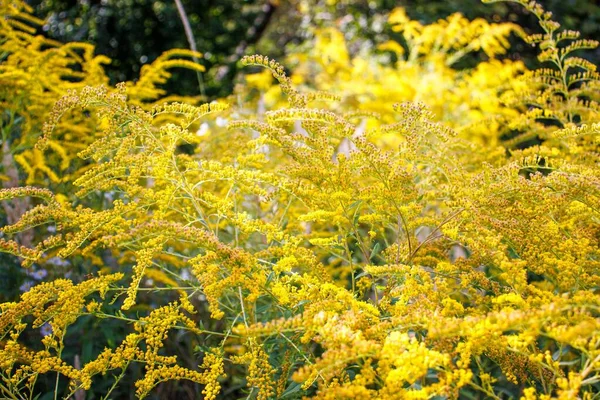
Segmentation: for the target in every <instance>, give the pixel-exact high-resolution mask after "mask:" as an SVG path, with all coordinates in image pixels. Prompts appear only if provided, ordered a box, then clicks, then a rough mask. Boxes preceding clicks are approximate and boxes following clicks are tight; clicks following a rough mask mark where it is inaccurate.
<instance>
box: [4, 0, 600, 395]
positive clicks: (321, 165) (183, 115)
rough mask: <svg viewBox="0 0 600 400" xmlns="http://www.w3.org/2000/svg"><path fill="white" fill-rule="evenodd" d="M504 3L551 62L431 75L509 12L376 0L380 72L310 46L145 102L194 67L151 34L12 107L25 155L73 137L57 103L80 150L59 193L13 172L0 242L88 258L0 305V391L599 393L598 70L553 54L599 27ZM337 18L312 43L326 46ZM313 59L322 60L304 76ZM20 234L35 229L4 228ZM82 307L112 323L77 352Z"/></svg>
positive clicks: (31, 262) (9, 21)
mask: <svg viewBox="0 0 600 400" xmlns="http://www.w3.org/2000/svg"><path fill="white" fill-rule="evenodd" d="M522 4H523V5H524V6H525V7H526V8H527V9H529V10H530V11H532V12H533V13H534V14H535V15H536V16H537V17H538V18H539V20H540V25H541V27H542V29H543V30H544V33H543V34H541V35H535V34H534V35H533V36H529V37H528V41H529V42H532V43H533V42H535V43H541V44H542V45H541V47H542V48H543V49H542V56H541V59H542V60H550V61H551V62H553V64H554V67H551V68H546V69H543V70H538V71H526V70H525V67H524V66H523V65H521V64H520V63H512V62H508V61H498V60H495V59H490V60H489V61H486V62H482V63H481V64H480V65H479V66H477V67H475V69H474V70H471V71H459V70H458V69H456V70H455V69H453V68H452V66H453V64H454V63H455V62H456V60H457V59H458V58H460V57H461V56H462V55H464V54H465V53H466V52H469V51H479V50H480V49H481V50H483V51H484V52H486V54H488V55H489V56H490V57H495V56H498V55H500V54H502V53H503V52H505V51H509V46H508V42H507V41H506V37H507V35H508V34H509V33H510V32H519V33H523V32H522V29H521V28H519V27H516V26H514V25H511V24H498V25H493V24H488V23H487V22H484V21H479V20H476V21H468V20H466V19H465V18H464V17H461V16H459V15H454V16H451V17H449V18H448V19H446V20H443V21H440V22H438V23H437V24H434V25H431V26H423V25H421V24H418V23H416V22H414V21H410V20H408V19H407V18H406V16H405V14H404V12H403V11H402V10H401V9H397V10H396V11H394V12H393V13H392V15H391V16H390V23H391V24H392V26H393V27H396V28H395V29H397V30H398V31H401V32H403V35H404V37H405V39H406V46H407V47H404V46H403V45H401V44H400V43H395V44H394V43H387V44H385V46H386V48H390V49H392V50H393V51H395V52H397V54H398V55H399V61H398V62H397V65H395V66H381V65H378V64H377V63H372V62H371V61H369V60H368V59H363V58H361V56H356V57H354V58H352V59H351V58H350V57H349V56H347V55H346V56H344V53H343V52H339V51H337V50H336V51H328V50H327V51H326V53H324V54H326V55H327V57H328V58H329V59H327V60H325V59H324V58H323V59H321V60H319V59H318V57H322V56H320V55H319V54H318V53H315V54H313V55H310V56H309V58H311V59H312V60H310V62H308V61H307V62H306V63H304V64H303V63H302V62H301V63H300V65H299V66H298V68H299V71H298V72H296V73H292V74H291V75H288V73H287V72H286V70H285V68H284V67H283V66H282V65H280V64H279V63H277V62H276V61H274V60H271V59H269V58H268V57H265V56H262V55H252V56H246V57H244V58H243V59H242V60H241V63H242V64H243V65H245V66H248V68H257V67H258V68H264V69H265V70H266V71H268V74H269V75H268V76H267V75H266V74H258V75H257V74H253V76H250V77H249V78H248V84H247V86H246V87H240V88H239V89H238V90H237V92H236V93H234V94H233V95H232V96H231V97H230V98H228V99H223V100H220V101H215V102H211V103H206V104H197V103H196V101H195V99H188V98H173V97H170V98H163V96H164V95H165V93H162V92H161V91H160V86H159V85H160V83H161V82H164V79H166V78H167V77H168V75H167V73H166V72H165V69H166V68H170V67H174V66H177V67H187V68H192V69H199V68H201V67H200V66H198V65H197V64H195V63H192V62H191V61H185V59H181V58H180V56H183V57H188V56H192V54H191V53H189V52H185V51H183V52H169V53H167V54H166V55H165V56H163V57H161V58H159V59H158V60H157V62H156V63H155V64H153V65H152V66H151V67H149V68H148V69H147V70H146V71H142V77H141V78H140V80H139V81H138V82H137V83H135V84H134V83H124V84H119V85H117V86H116V87H115V88H109V87H107V85H106V84H105V82H87V81H85V79H84V80H82V81H78V83H77V84H78V85H81V87H77V88H73V90H70V91H69V92H67V93H64V94H63V95H62V97H60V99H59V100H58V101H56V102H55V103H54V106H53V107H52V109H51V111H50V112H48V113H41V114H42V115H38V114H35V115H34V114H28V115H27V118H28V119H31V121H32V122H31V124H38V125H42V122H41V121H42V120H43V121H45V122H44V124H43V130H42V134H41V135H36V134H35V133H30V134H29V136H26V135H25V134H24V133H23V139H21V138H20V139H19V141H21V140H25V138H27V140H31V141H32V142H33V141H35V142H36V143H35V147H31V148H28V149H27V151H31V152H33V151H39V152H42V153H41V154H47V153H43V152H47V151H50V149H53V147H52V143H58V144H59V145H60V146H62V147H65V145H63V144H62V143H63V142H65V141H67V142H68V140H69V139H68V138H66V137H65V136H66V135H69V134H72V135H73V138H77V137H79V133H78V132H79V131H77V129H76V128H73V130H71V128H70V126H71V125H72V124H73V123H72V122H69V121H71V120H70V118H81V119H82V120H85V121H88V122H87V123H86V124H85V127H86V129H88V130H89V131H88V132H89V134H88V135H87V136H86V139H85V141H83V140H80V141H79V142H78V143H79V144H80V145H81V146H80V147H78V148H77V151H76V152H73V153H69V155H70V156H69V157H70V158H71V157H73V158H74V156H75V154H76V155H77V157H78V158H79V159H80V160H81V161H77V164H76V165H78V166H80V167H78V168H77V169H76V170H74V172H73V174H72V178H71V181H70V182H71V184H72V185H71V186H68V191H67V192H66V193H58V192H57V188H56V187H55V186H53V183H52V180H51V177H48V179H46V178H44V179H41V180H34V181H31V180H30V181H29V182H27V179H28V178H26V177H27V169H26V168H24V167H21V169H20V170H19V172H20V175H19V176H21V177H23V178H22V181H20V182H19V183H21V186H20V187H12V188H5V189H2V190H0V200H1V201H2V202H3V203H4V204H11V203H12V202H14V201H18V199H23V198H26V199H30V200H29V201H30V204H31V206H30V208H29V209H27V210H26V211H24V212H23V213H22V214H21V215H19V218H18V220H15V221H13V222H10V221H9V223H8V224H7V225H5V226H3V227H2V228H1V231H2V233H3V235H2V237H1V238H0V250H1V251H3V252H6V253H10V254H12V255H14V256H16V257H19V259H20V260H21V262H22V264H23V267H24V268H38V267H39V266H42V265H43V266H45V267H46V268H47V269H50V270H51V268H52V267H51V263H48V260H54V262H55V263H56V260H63V261H68V262H69V265H70V266H71V268H73V269H75V268H77V266H78V265H86V266H88V269H89V271H87V272H88V273H89V275H86V276H77V278H76V279H75V278H71V279H69V278H68V277H61V278H58V279H49V278H48V279H46V280H45V281H44V282H42V283H39V284H38V285H35V286H33V287H32V288H30V289H29V290H28V291H26V292H25V293H23V294H22V295H21V297H20V298H19V299H15V300H14V301H13V302H7V303H3V304H1V305H0V307H1V308H0V309H1V314H0V391H1V392H2V396H4V397H6V398H11V399H25V398H34V397H36V396H37V395H43V394H49V395H48V397H49V398H52V397H53V398H64V399H68V398H84V397H87V398H103V399H109V398H121V397H122V396H124V395H125V394H129V393H135V395H136V396H137V397H138V398H146V397H154V398H167V397H169V396H173V397H174V396H179V397H181V396H188V397H189V398H206V399H229V398H254V399H275V398H282V399H294V398H296V399H298V398H322V399H367V398H373V399H428V398H481V399H483V398H493V399H500V398H522V399H538V398H539V399H551V398H556V399H573V398H583V399H592V398H594V397H595V396H597V393H598V392H599V391H600V348H599V345H600V325H599V322H598V321H599V312H598V310H599V309H600V297H599V295H598V287H599V284H600V246H599V244H600V243H599V241H600V224H599V218H600V216H599V214H598V213H599V211H600V172H599V171H600V169H599V168H598V165H599V161H600V160H599V159H598V145H599V140H598V137H599V136H598V133H599V130H600V128H599V127H600V125H599V124H600V121H598V115H597V110H598V103H597V100H598V84H597V82H598V79H597V74H596V73H595V71H594V70H595V66H593V65H591V64H590V63H589V62H586V61H585V60H584V59H583V58H574V57H571V55H570V53H571V50H575V49H580V48H591V47H593V46H595V45H596V44H597V43H595V42H594V41H581V40H579V39H577V34H576V33H573V32H566V33H564V32H563V33H561V32H559V25H558V23H556V22H553V21H551V19H550V18H551V17H550V14H548V13H547V12H546V11H544V10H543V9H542V8H541V6H540V5H537V4H535V3H533V2H532V3H525V2H523V3H522ZM3 7H5V8H4V12H5V13H8V12H13V11H12V10H15V7H17V8H16V9H18V12H19V14H15V13H14V12H13V14H10V17H9V18H4V19H3V20H1V21H2V23H3V24H4V25H2V27H3V28H2V29H4V30H7V31H10V32H18V33H16V34H15V35H17V36H19V37H21V36H22V37H27V38H29V37H30V36H28V35H29V34H28V33H23V32H24V30H23V28H20V27H19V26H20V25H19V24H22V23H23V22H22V21H29V20H28V19H27V18H29V17H28V15H29V14H27V9H26V7H25V6H24V5H23V4H21V3H19V2H14V1H13V2H11V3H10V5H6V6H4V5H3ZM19 7H20V8H19ZM23 15H25V17H23ZM15 26H17V27H19V29H18V30H15V28H14V27H15ZM444 32H447V34H446V33H444ZM337 35H338V33H337V32H336V31H329V32H323V33H322V36H318V41H319V42H318V44H317V47H318V46H321V47H320V48H322V49H326V48H327V46H334V47H335V49H340V48H343V41H342V39H341V38H340V37H339V36H337ZM3 37H4V36H3ZM28 40H29V39H28ZM39 40H41V39H39ZM569 40H570V41H571V44H566V47H565V45H564V43H566V41H569ZM327 41H329V42H327ZM3 43H7V41H4V42H3ZM23 46H25V47H26V44H23ZM57 46H59V45H57ZM60 46H68V45H60ZM60 46H59V47H58V48H60ZM399 46H400V47H399ZM561 46H562V47H561ZM20 49H21V47H20V45H16V44H15V45H14V50H11V52H10V53H9V56H8V57H5V59H3V64H2V69H1V71H4V70H8V69H9V65H10V68H11V70H10V71H12V72H10V71H9V72H6V74H8V73H11V74H20V72H19V71H20V68H24V67H19V66H18V64H14V63H13V64H11V63H10V62H9V60H11V57H12V54H17V53H18V52H19V51H21V50H20ZM561 49H562V50H561ZM324 51H325V50H324ZM90 54H91V53H90ZM194 56H195V54H194ZM56 57H57V59H61V60H62V58H61V57H67V55H63V54H57V55H56ZM173 57H175V58H173ZM336 57H341V59H339V58H336ZM13 58H14V57H13ZM91 60H93V59H90V60H88V61H89V62H92V61H91ZM88 61H84V63H87V62H88ZM315 62H316V63H318V64H319V68H322V69H323V70H322V71H321V72H320V74H322V75H317V79H315V81H314V82H307V76H308V74H307V72H306V71H303V68H312V67H313V66H315V65H317V64H314V63H315ZM61 63H62V64H61ZM65 63H66V64H65ZM13 65H16V66H13ZM58 65H59V66H60V65H70V64H69V63H68V61H65V60H63V61H61V62H60V63H58ZM97 65H100V64H97ZM48 68H50V67H48ZM577 68H579V69H580V70H577ZM100 69H101V67H100V66H99V67H98V71H100ZM409 69H410V70H412V71H413V72H412V73H413V75H410V74H409V75H407V76H409V77H410V76H414V77H416V78H415V79H414V80H411V79H408V80H407V78H406V76H405V73H406V74H408V72H406V71H408V70H409ZM359 71H363V72H364V73H365V74H367V75H365V76H366V78H365V79H359V78H358V77H359V76H362V75H360V74H361V73H362V72H359ZM369 71H375V72H376V73H383V72H389V75H387V74H384V75H385V79H386V80H384V81H382V82H381V83H378V82H377V79H376V78H375V77H371V76H370V75H368V74H369V73H370V72H369ZM403 71H404V72H403ZM427 71H429V72H430V73H431V74H432V75H431V76H429V78H427V77H424V74H425V73H426V72H427ZM499 71H503V72H499ZM57 74H58V76H62V75H60V73H57ZM99 76H101V75H99ZM382 76H383V75H382ZM444 76H446V78H444ZM319 77H322V79H321V78H319ZM267 78H268V79H267ZM0 79H4V78H2V75H0ZM6 79H7V80H8V78H6ZM37 79H40V80H42V81H43V79H42V78H37ZM86 79H87V78H86ZM89 79H91V78H89ZM272 79H274V80H275V81H276V82H277V86H276V88H277V90H278V91H280V93H281V96H282V97H281V99H283V101H281V99H279V98H278V96H272V95H273V89H272V88H271V82H270V80H272ZM427 79H432V82H430V83H427V82H426V81H427ZM437 79H440V80H441V81H440V82H447V83H448V85H447V86H444V85H445V84H444V85H442V84H441V87H438V86H437V85H436V84H435V82H436V80H437ZM400 81H402V82H405V85H404V84H403V85H400V84H395V83H390V82H400ZM10 82H14V81H12V80H11V81H10ZM409 86H410V87H409ZM6 87H7V88H9V87H10V86H6ZM386 88H387V89H389V93H391V94H390V95H389V96H388V92H386ZM397 88H401V89H398V90H397V91H396V89H397ZM3 90H5V89H3ZM11 90H12V89H11ZM14 90H16V89H14ZM19 90H20V89H19ZM257 91H258V92H263V94H264V92H267V94H269V95H270V96H272V97H267V96H259V99H258V100H257V98H256V92H257ZM473 91H479V93H477V94H475V93H474V92H473ZM6 93H7V96H12V95H13V94H11V93H14V92H10V91H9V89H6ZM27 93H28V97H27V101H28V102H30V104H32V105H35V104H37V103H36V102H37V101H38V100H37V95H36V94H29V93H30V92H27ZM438 94H439V96H441V99H447V100H441V101H443V102H439V101H440V100H439V99H437V98H433V96H437V95H438ZM453 96H455V97H453ZM269 99H270V100H269ZM271 100H272V101H271ZM417 100H421V101H417ZM3 101H8V100H3ZM39 101H40V107H41V108H43V107H46V101H47V99H46V97H44V98H41V97H40V99H39ZM442 106H443V107H442ZM265 108H266V109H265ZM29 109H34V108H33V106H31V107H28V110H29ZM24 112H25V111H23V110H18V113H24ZM15 113H17V111H16V112H15ZM19 115H20V114H19ZM492 120H493V121H494V123H493V124H492V123H489V121H492ZM551 121H557V122H556V123H553V122H551ZM32 126H33V125H32ZM78 126H81V125H78ZM23 132H25V131H23ZM509 135H510V137H509ZM38 136H39V137H38ZM531 137H536V138H538V141H537V142H535V143H529V144H528V145H527V146H523V145H522V144H523V143H526V140H525V139H526V138H531ZM34 139H35V140H34ZM4 140H6V139H4V138H3V144H4ZM518 144H520V145H521V146H519V145H518ZM23 151H25V150H23ZM70 158H69V159H70ZM44 160H46V164H47V165H49V167H48V168H59V167H58V166H57V165H56V164H52V163H53V162H55V161H53V160H54V159H52V158H44ZM73 162H74V161H73ZM40 177H41V175H40ZM34 183H35V185H33V184H34ZM98 198H100V199H101V200H97V199H98ZM29 231H34V232H36V235H35V243H31V245H28V244H27V243H23V242H22V241H19V240H18V235H19V234H21V233H22V232H29ZM32 240H33V239H32ZM50 276H52V274H49V275H48V277H50ZM85 321H87V322H85ZM93 321H96V322H95V323H96V325H95V326H100V324H103V326H104V327H109V329H110V331H109V332H107V333H106V334H105V335H104V336H103V337H100V339H99V340H101V342H100V343H99V344H98V345H97V346H96V347H93V346H92V347H85V346H82V347H81V348H78V347H76V346H75V345H74V343H78V342H77V340H75V339H74V338H73V336H74V335H81V334H82V325H81V324H84V323H88V324H93V323H94V322H93ZM85 334H86V333H83V335H85ZM87 334H90V335H91V334H92V333H87ZM173 381H175V382H176V383H177V384H173V383H172V382H173ZM169 382H171V383H169Z"/></svg>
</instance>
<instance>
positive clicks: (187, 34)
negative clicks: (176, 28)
mask: <svg viewBox="0 0 600 400" xmlns="http://www.w3.org/2000/svg"><path fill="white" fill-rule="evenodd" d="M175 5H176V6H177V12H178V13H179V18H181V23H182V24H183V30H184V31H185V37H186V38H187V41H188V43H189V44H190V50H192V51H194V52H198V48H197V47H196V39H195V38H194V33H193V32H192V26H191V25H190V20H189V19H188V17H187V13H186V12H185V8H183V3H181V0H175ZM192 58H193V60H194V62H195V63H197V64H199V63H200V60H198V58H197V57H196V56H194V57H192ZM196 76H197V78H198V87H199V88H200V93H201V94H202V97H206V92H205V90H204V80H203V78H202V73H200V71H196Z"/></svg>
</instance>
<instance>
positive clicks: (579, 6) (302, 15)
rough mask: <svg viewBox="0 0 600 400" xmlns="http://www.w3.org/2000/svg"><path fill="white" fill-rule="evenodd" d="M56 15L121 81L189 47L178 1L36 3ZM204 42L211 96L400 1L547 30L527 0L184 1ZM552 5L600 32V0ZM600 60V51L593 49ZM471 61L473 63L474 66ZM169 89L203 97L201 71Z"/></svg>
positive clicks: (520, 50) (377, 38)
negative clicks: (241, 67) (321, 32)
mask: <svg viewBox="0 0 600 400" xmlns="http://www.w3.org/2000/svg"><path fill="white" fill-rule="evenodd" d="M29 3H30V4H31V5H32V6H34V8H35V12H36V14H37V15H38V16H39V17H40V18H46V21H47V22H46V25H44V27H43V30H44V31H46V33H47V34H48V35H49V36H50V37H52V38H54V39H57V40H60V41H62V42H68V41H86V42H91V43H93V44H95V45H96V51H97V52H98V53H99V54H104V55H106V56H108V57H110V58H111V59H112V60H113V63H112V65H110V66H109V67H108V73H109V75H110V77H111V80H112V83H116V82H120V81H124V80H131V79H134V78H135V77H136V76H137V75H138V74H139V70H140V68H141V66H142V65H143V64H145V63H149V62H152V61H153V60H154V59H155V58H156V57H157V56H158V55H159V54H161V53H162V52H163V51H165V50H168V49H172V48H176V47H178V48H189V43H188V42H187V39H186V36H185V33H184V28H183V24H182V22H181V19H180V17H179V14H178V12H177V7H176V4H175V0H167V1H161V0H31V1H29ZM182 4H183V6H184V8H185V10H186V13H187V16H188V19H189V21H190V24H191V27H192V30H193V34H194V36H195V41H196V45H197V48H198V49H199V50H200V51H201V52H202V53H204V59H203V60H202V62H203V64H204V65H205V66H206V67H207V72H206V73H205V74H204V76H203V80H204V86H205V94H206V96H207V97H208V98H209V99H213V98H216V97H221V96H225V95H227V94H229V93H230V92H231V91H232V89H233V86H234V82H235V78H236V76H237V74H238V68H237V66H236V62H237V60H238V59H239V58H241V56H243V55H245V54H252V53H261V54H265V55H268V56H270V57H275V58H278V59H283V57H284V56H285V54H286V52H288V51H290V50H291V49H293V48H294V46H296V45H299V44H301V43H303V42H305V41H306V40H308V39H310V37H311V28H314V27H323V26H336V27H338V28H340V29H341V30H342V31H343V32H345V35H346V38H347V39H348V40H349V42H350V43H351V47H350V50H351V51H353V50H354V51H357V50H358V49H360V48H361V47H363V46H372V45H373V43H375V42H381V41H383V40H386V38H387V35H388V32H389V31H388V30H386V27H385V15H386V14H387V13H388V12H389V11H390V10H391V9H393V8H394V7H398V6H402V7H405V8H406V9H407V12H408V14H409V16H410V17H411V18H413V19H416V20H418V21H420V22H421V23H429V22H432V21H435V20H437V19H440V18H445V17H446V16H448V15H450V14H452V13H454V12H461V13H462V14H464V15H465V16H466V17H468V18H469V19H473V18H476V17H483V18H486V19H488V20H490V21H496V22H499V21H513V22H517V23H519V24H520V25H521V26H524V27H525V28H526V29H527V30H528V31H529V32H538V29H539V27H538V25H537V21H536V20H535V18H534V17H533V16H532V15H528V14H527V13H526V11H525V10H524V9H523V8H522V7H521V6H519V5H518V4H511V3H497V4H489V5H486V4H482V3H481V2H480V1H479V0H411V1H408V0H400V1H398V0H358V1H344V0H338V1H335V0H182ZM542 4H543V5H544V6H545V7H546V8H547V9H548V10H550V11H552V12H553V13H554V16H555V19H557V20H558V21H559V22H560V23H561V24H562V25H563V26H564V27H565V28H568V29H576V30H579V31H581V33H582V36H583V37H585V38H588V39H599V38H600V5H598V3H597V2H595V1H591V0H546V1H542ZM513 42H514V47H513V49H512V50H511V52H510V55H509V56H510V57H513V58H523V59H524V60H525V61H526V63H527V64H528V65H529V66H535V65H536V60H535V54H536V51H535V49H531V48H529V46H527V45H526V44H524V43H523V42H522V41H521V40H520V39H518V38H514V40H513ZM587 56H588V57H589V58H590V59H591V61H593V62H595V63H596V64H597V63H598V60H600V51H598V50H597V51H596V52H594V53H591V54H588V55H587ZM467 66H468V63H467ZM167 89H168V91H171V92H176V93H180V94H191V95H196V94H199V93H198V92H199V88H198V83H197V78H196V76H195V75H194V74H192V73H190V72H189V71H188V72H176V75H175V76H174V79H173V80H172V81H171V82H170V83H169V87H168V88H167Z"/></svg>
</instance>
